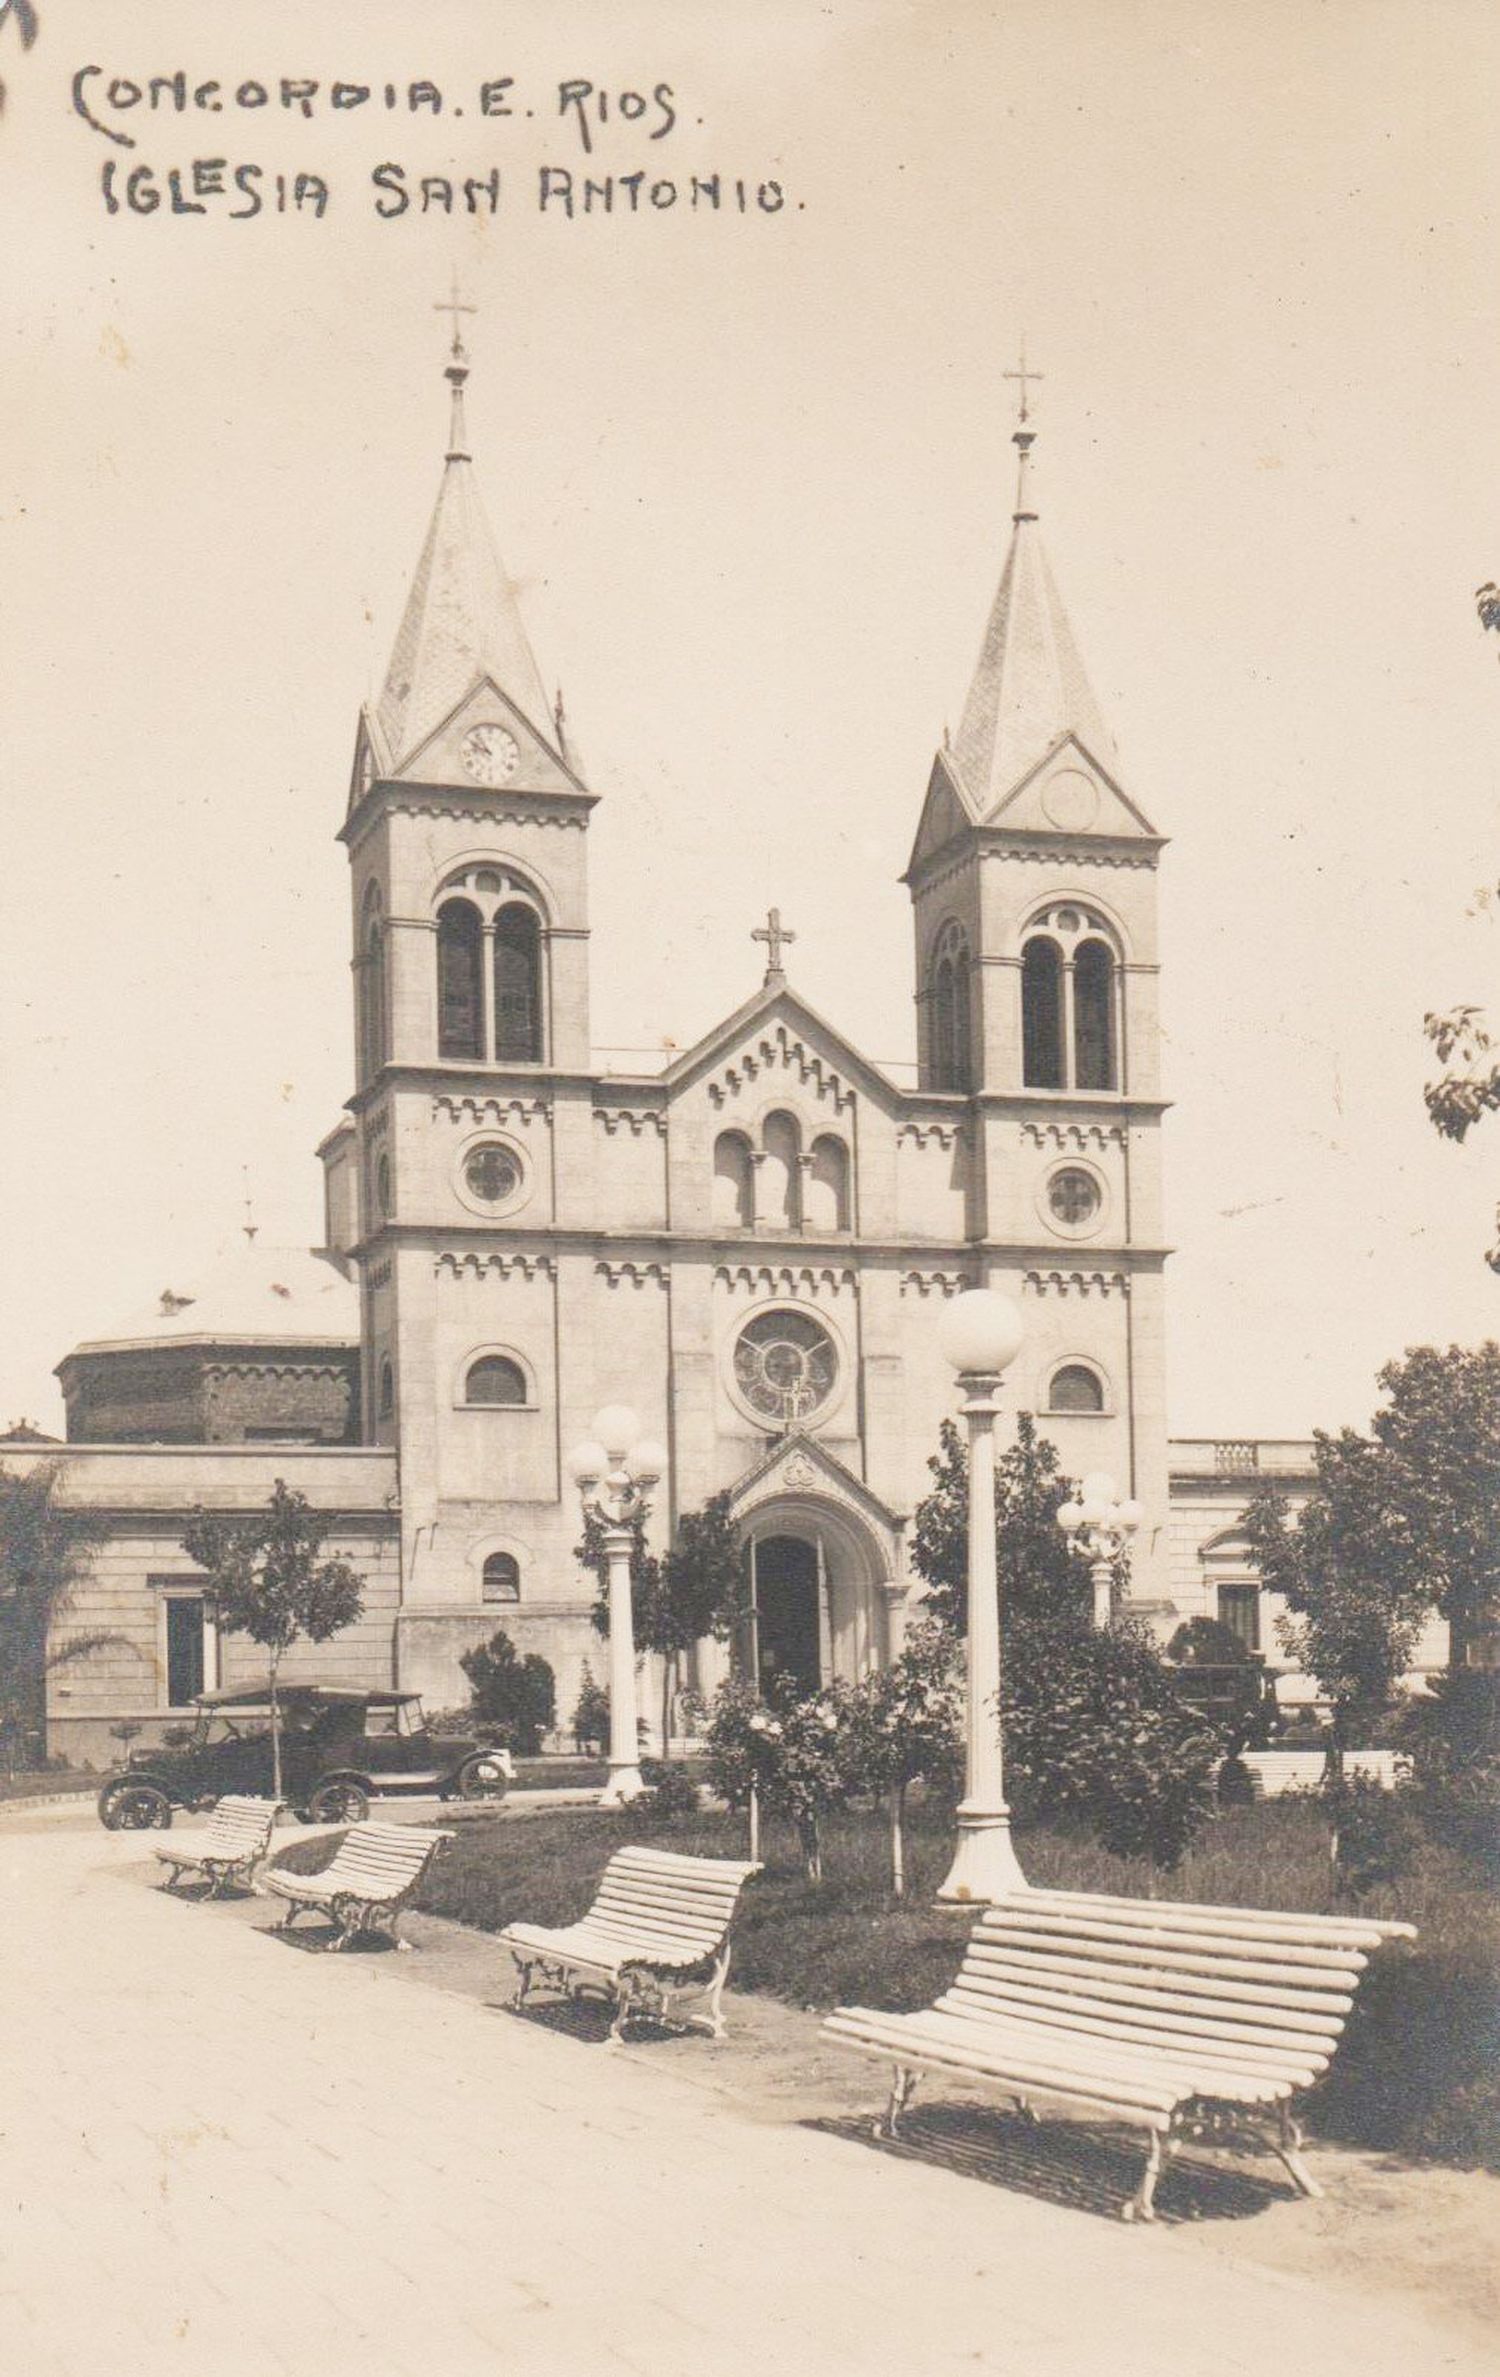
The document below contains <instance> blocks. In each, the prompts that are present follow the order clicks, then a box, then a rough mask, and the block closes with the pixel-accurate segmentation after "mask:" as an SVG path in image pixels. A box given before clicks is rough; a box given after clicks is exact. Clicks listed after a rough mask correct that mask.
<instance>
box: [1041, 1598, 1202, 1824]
mask: <svg viewBox="0 0 1500 2377" xmlns="http://www.w3.org/2000/svg"><path fill="white" fill-rule="evenodd" d="M1003 1696H1004V1711H1005V1745H1006V1756H1007V1767H1006V1780H1007V1789H1008V1791H1009V1794H1010V1796H1011V1798H1012V1799H1013V1800H1014V1802H1015V1806H1016V1810H1017V1813H1018V1814H1019V1815H1021V1816H1023V1817H1027V1818H1030V1819H1031V1820H1033V1821H1041V1820H1043V1819H1046V1820H1049V1821H1052V1822H1057V1821H1059V1820H1060V1821H1062V1822H1063V1823H1073V1824H1076V1825H1079V1826H1081V1827H1082V1828H1083V1829H1085V1830H1087V1831H1089V1832H1091V1833H1092V1834H1093V1835H1094V1837H1095V1839H1096V1840H1098V1841H1099V1842H1100V1843H1101V1844H1102V1845H1103V1846H1104V1847H1105V1848H1106V1849H1108V1850H1110V1851H1111V1853H1112V1854H1113V1855H1114V1856H1116V1857H1149V1858H1150V1859H1151V1861H1152V1863H1153V1864H1154V1865H1156V1866H1159V1867H1163V1868H1166V1869H1168V1870H1170V1868H1171V1867H1173V1866H1174V1865H1176V1864H1177V1862H1178V1860H1179V1859H1180V1858H1181V1856H1182V1853H1183V1851H1184V1850H1185V1849H1186V1848H1187V1846H1188V1844H1189V1842H1190V1841H1191V1840H1192V1838H1193V1836H1194V1834H1195V1833H1196V1832H1197V1831H1198V1829H1199V1827H1200V1826H1201V1825H1202V1823H1203V1822H1204V1820H1205V1818H1206V1817H1207V1816H1208V1815H1209V1814H1210V1813H1211V1812H1212V1809H1213V1803H1214V1800H1213V1777H1214V1769H1215V1767H1216V1766H1217V1764H1218V1759H1219V1752H1220V1747H1221V1744H1220V1742H1219V1738H1218V1736H1217V1735H1216V1734H1215V1733H1214V1732H1213V1730H1212V1729H1211V1728H1210V1727H1209V1726H1207V1725H1205V1724H1204V1722H1203V1720H1202V1719H1201V1718H1200V1717H1199V1716H1198V1715H1197V1714H1196V1712H1195V1711H1194V1710H1192V1709H1190V1708H1187V1707H1186V1706H1185V1705H1184V1704H1183V1702H1182V1701H1181V1700H1180V1699H1179V1698H1178V1696H1177V1694H1176V1692H1175V1691H1174V1689H1173V1686H1172V1677H1171V1672H1170V1670H1169V1669H1168V1668H1167V1666H1166V1665H1165V1663H1164V1661H1163V1660H1162V1659H1161V1657H1160V1655H1159V1654H1158V1652H1157V1651H1156V1649H1155V1646H1154V1645H1153V1644H1152V1643H1151V1642H1150V1641H1149V1640H1148V1639H1147V1637H1146V1636H1145V1635H1144V1633H1142V1632H1139V1631H1138V1630H1137V1629H1136V1628H1135V1627H1134V1626H1132V1625H1130V1624H1129V1623H1121V1624H1117V1625H1114V1626H1109V1627H1093V1626H1087V1625H1080V1624H1079V1623H1078V1622H1077V1621H1076V1620H1075V1619H1073V1618H1071V1617H1066V1616H1065V1617H1061V1618H1056V1619H1051V1620H1048V1619H1046V1618H1043V1617H1040V1616H1033V1617H1029V1618H1027V1619H1026V1620H1025V1621H1024V1623H1023V1622H1019V1621H1018V1623H1017V1624H1016V1626H1015V1627H1014V1629H1013V1631H1012V1636H1011V1642H1010V1645H1009V1646H1008V1649H1007V1653H1006V1667H1005V1682H1004V1686H1003Z"/></svg>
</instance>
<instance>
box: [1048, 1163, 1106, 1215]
mask: <svg viewBox="0 0 1500 2377" xmlns="http://www.w3.org/2000/svg"><path fill="white" fill-rule="evenodd" d="M1103 1203H1104V1193H1103V1191H1102V1189H1101V1188H1100V1186H1099V1183H1098V1181H1097V1180H1096V1179H1095V1178H1094V1175H1093V1173H1092V1172H1085V1171H1084V1169H1083V1167H1082V1165H1081V1164H1065V1165H1064V1166H1063V1168H1062V1170H1061V1171H1060V1172H1054V1173H1053V1175H1052V1177H1051V1179H1050V1180H1049V1181H1048V1183H1047V1211H1048V1212H1049V1213H1050V1214H1051V1216H1052V1218H1053V1220H1054V1221H1055V1222H1060V1223H1061V1224H1062V1226H1063V1228H1064V1229H1065V1230H1083V1229H1087V1227H1088V1225H1089V1223H1090V1222H1091V1221H1096V1220H1097V1219H1098V1216H1099V1209H1100V1207H1101V1206H1102V1205H1103Z"/></svg>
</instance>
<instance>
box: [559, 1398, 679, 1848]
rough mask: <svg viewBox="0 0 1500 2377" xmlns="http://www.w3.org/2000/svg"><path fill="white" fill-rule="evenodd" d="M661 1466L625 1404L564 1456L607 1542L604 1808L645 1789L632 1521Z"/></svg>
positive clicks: (657, 1448)
mask: <svg viewBox="0 0 1500 2377" xmlns="http://www.w3.org/2000/svg"><path fill="white" fill-rule="evenodd" d="M666 1466H667V1456H666V1453H665V1451H664V1450H663V1448H662V1446H661V1445H659V1444H656V1443H653V1442H652V1441H651V1440H650V1439H649V1438H646V1439H643V1438H642V1437H641V1423H640V1421H639V1420H638V1419H637V1418H636V1415H635V1413H634V1412H633V1411H632V1410H631V1409H630V1407H629V1405H628V1404H624V1403H611V1404H607V1405H606V1406H605V1408H604V1410H603V1411H599V1412H596V1413H595V1414H594V1433H593V1436H592V1437H590V1438H589V1440H588V1441H587V1442H586V1443H584V1444H579V1445H575V1446H574V1448H573V1450H572V1452H571V1453H569V1455H568V1468H569V1471H570V1472H571V1474H572V1477H573V1481H574V1483H575V1485H576V1486H577V1488H578V1494H579V1499H580V1501H581V1502H582V1504H583V1516H584V1521H585V1524H586V1523H587V1522H588V1521H589V1520H590V1519H597V1520H598V1522H599V1525H600V1527H601V1529H602V1530H603V1536H604V1572H605V1578H606V1587H605V1590H606V1597H607V1600H608V1605H609V1780H608V1782H607V1783H606V1784H605V1786H604V1789H603V1791H602V1792H601V1793H600V1795H599V1805H600V1806H601V1807H604V1808H615V1807H623V1806H625V1804H626V1803H627V1801H629V1800H632V1799H638V1798H639V1797H640V1794H641V1793H642V1791H644V1790H645V1788H646V1786H645V1783H644V1781H643V1779H642V1776H641V1768H640V1745H639V1741H638V1739H637V1726H636V1713H635V1631H634V1627H633V1624H632V1620H631V1611H630V1553H631V1547H632V1544H633V1542H634V1539H635V1528H636V1523H637V1521H638V1520H639V1521H644V1520H645V1519H646V1518H648V1517H649V1515H650V1511H651V1489H652V1487H653V1486H654V1485H656V1484H657V1483H658V1481H659V1480H660V1478H661V1477H662V1475H663V1474H664V1472H665V1470H666Z"/></svg>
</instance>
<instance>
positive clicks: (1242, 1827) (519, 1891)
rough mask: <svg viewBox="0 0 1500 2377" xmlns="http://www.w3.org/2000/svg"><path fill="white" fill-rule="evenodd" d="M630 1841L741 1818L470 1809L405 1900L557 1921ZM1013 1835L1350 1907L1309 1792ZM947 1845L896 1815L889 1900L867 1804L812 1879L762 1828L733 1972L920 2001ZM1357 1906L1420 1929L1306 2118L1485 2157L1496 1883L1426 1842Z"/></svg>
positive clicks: (1102, 1878)
mask: <svg viewBox="0 0 1500 2377" xmlns="http://www.w3.org/2000/svg"><path fill="white" fill-rule="evenodd" d="M632 1837H648V1838H649V1839H650V1840H651V1841H652V1842H653V1844H654V1845H656V1846H659V1847H661V1848H671V1849H680V1850H685V1851H687V1852H689V1853H691V1854H696V1855H703V1856H718V1857H736V1856H738V1857H742V1856H744V1855H745V1853H746V1831H745V1823H744V1819H743V1818H742V1817H735V1816H722V1815H699V1816H695V1817H692V1818H689V1819H685V1820H679V1821H678V1822H676V1823H674V1824H672V1825H671V1826H669V1827H667V1828H665V1829H660V1830H657V1831H654V1832H652V1833H650V1834H649V1835H646V1834H643V1833H641V1832H640V1831H639V1829H638V1828H633V1827H632V1826H631V1824H630V1821H629V1819H627V1818H622V1817H620V1816H617V1815H607V1814H604V1813H600V1812H596V1811H595V1810H593V1809H579V1810H577V1811H568V1812H564V1811H559V1812H558V1813H556V1814H552V1815H538V1816H534V1817H531V1818H529V1819H528V1820H527V1821H526V1822H525V1823H524V1824H521V1823H514V1824H512V1823H505V1822H502V1821H494V1820H490V1819H484V1818H480V1819H477V1820H475V1821H472V1822H468V1823H465V1824H464V1825H463V1826H462V1828H461V1830H460V1833H459V1838H458V1839H457V1840H456V1841H455V1843H454V1845H453V1848H452V1851H451V1852H450V1854H449V1855H448V1856H447V1857H446V1858H445V1859H444V1860H443V1861H442V1863H441V1864H440V1865H438V1866H436V1867H434V1868H433V1870H432V1872H431V1873H430V1874H429V1876H428V1878H427V1882H426V1885H425V1887H424V1890H423V1893H422V1897H421V1900H420V1904H421V1905H422V1906H423V1907H424V1908H425V1909H426V1911H427V1912H428V1913H430V1914H434V1915H446V1916H449V1917H451V1918H452V1919H454V1920H455V1921H458V1922H461V1923H467V1924H471V1925H473V1926H474V1927H475V1928H477V1929H479V1930H482V1931H498V1930H500V1929H501V1928H502V1927H503V1926H504V1925H505V1924H507V1923H509V1922H513V1921H515V1920H517V1919H520V1918H524V1919H525V1920H527V1921H530V1922H535V1923H568V1922H572V1921H574V1920H576V1918H577V1917H578V1916H579V1915H581V1914H582V1913H583V1911H584V1909H585V1908H586V1907H587V1905H588V1903H589V1900H590V1899H591V1897H592V1896H593V1892H594V1888H595V1885H596V1884H597V1882H598V1879H599V1876H600V1874H601V1873H602V1871H603V1869H604V1866H605V1863H606V1861H607V1859H608V1858H609V1856H610V1854H611V1852H612V1851H613V1850H614V1849H616V1848H618V1847H619V1846H620V1844H621V1842H622V1840H625V1839H629V1838H632ZM1019 1848H1020V1854H1021V1860H1022V1863H1023V1865H1024V1866H1025V1868H1026V1873H1027V1876H1028V1878H1029V1879H1030V1880H1031V1881H1032V1882H1034V1883H1036V1884H1037V1885H1038V1886H1039V1887H1042V1888H1053V1889H1070V1890H1101V1891H1109V1892H1128V1893H1131V1894H1133V1895H1139V1896H1141V1897H1148V1896H1151V1895H1152V1894H1153V1893H1154V1894H1155V1895H1157V1896H1160V1897H1163V1898H1183V1899H1196V1900H1198V1901H1200V1902H1204V1903H1210V1904H1211V1903H1220V1904H1227V1905H1237V1906H1269V1907H1279V1908H1285V1909H1287V1910H1288V1911H1294V1910H1301V1909H1307V1910H1309V1911H1311V1912H1316V1913H1329V1912H1349V1911H1353V1910H1352V1909H1351V1908H1349V1907H1348V1906H1347V1904H1342V1903H1336V1902H1335V1900H1334V1897H1333V1894H1332V1889H1331V1876H1330V1869H1329V1858H1328V1825H1327V1820H1326V1817H1325V1816H1324V1814H1323V1811H1322V1808H1321V1806H1320V1805H1319V1803H1318V1801H1317V1800H1316V1799H1314V1798H1312V1797H1311V1796H1308V1797H1287V1798H1283V1799H1276V1800H1270V1801H1263V1802H1261V1803H1260V1804H1259V1805H1258V1806H1255V1807H1250V1808H1240V1809H1233V1810H1230V1811H1228V1812H1226V1813H1225V1814H1224V1815H1222V1816H1220V1817H1218V1818H1217V1819H1216V1820H1215V1822H1214V1823H1212V1824H1211V1825H1210V1826H1209V1827H1208V1829H1207V1830H1206V1831H1205V1832H1204V1833H1203V1834H1202V1835H1201V1836H1200V1839H1199V1841H1198V1844H1197V1846H1196V1847H1195V1848H1194V1849H1193V1850H1192V1851H1191V1852H1190V1853H1189V1855H1188V1856H1187V1857H1186V1858H1185V1859H1184V1860H1183V1863H1182V1865H1181V1867H1180V1868H1179V1870H1178V1871H1177V1872H1176V1873H1175V1874H1169V1875H1156V1876H1153V1874H1152V1873H1151V1870H1150V1869H1149V1867H1146V1866H1144V1865H1134V1864H1130V1863H1125V1862H1122V1861H1121V1860H1119V1859H1116V1858H1113V1857H1110V1856H1108V1855H1107V1854H1106V1853H1105V1852H1104V1851H1103V1850H1102V1849H1099V1848H1096V1847H1095V1846H1094V1845H1093V1844H1092V1843H1090V1842H1088V1841H1082V1840H1076V1839H1072V1838H1069V1837H1067V1836H1064V1835H1062V1834H1058V1833H1052V1832H1045V1831H1031V1832H1027V1833H1022V1834H1021V1835H1020V1836H1019ZM951 1853H952V1821H951V1818H949V1817H945V1816H943V1815H941V1814H939V1813H938V1812H937V1811H932V1812H930V1813H928V1812H924V1811H923V1810H921V1809H916V1810H914V1811H913V1817H912V1821H911V1824H910V1826H909V1833H908V1840H907V1893H908V1894H907V1897H906V1899H905V1900H904V1901H895V1900H893V1899H892V1898H891V1896H890V1891H889V1869H888V1864H887V1836H886V1831H885V1826H884V1824H883V1822H882V1821H880V1820H879V1819H877V1818H875V1817H873V1816H859V1815H854V1814H849V1815H845V1816H842V1817H839V1818H837V1819H835V1820H834V1821H833V1822H832V1823H831V1824H830V1825H829V1826H828V1828H827V1832H826V1836H825V1845H824V1857H823V1863H824V1873H825V1879H824V1881H823V1882H822V1883H821V1885H814V1884H812V1883H809V1882H807V1881H805V1880H804V1879H803V1877H802V1871H801V1866H800V1863H799V1861H798V1858H797V1852H796V1844H795V1841H794V1839H793V1837H792V1835H791V1833H790V1832H784V1831H782V1830H781V1829H780V1828H778V1827H776V1826H774V1825H773V1826H769V1827H767V1829H766V1831H765V1833H764V1834H763V1836H762V1850H761V1854H762V1858H763V1860H764V1864H765V1869H766V1870H765V1871H764V1873H762V1874H761V1875H760V1876H759V1877H758V1878H757V1880H756V1881H755V1882H753V1883H752V1884H751V1886H750V1888H749V1890H748V1891H747V1892H746V1894H745V1898H744V1901H743V1907H742V1914H741V1918H740V1923H739V1926H738V1929H737V1931H736V1934H735V1951H734V1974H733V1985H734V1986H735V1987H736V1988H737V1989H744V1990H751V1991H754V1992H757V1993H758V1994H761V1995H764V1996H767V1997H774V1998H779V1999H781V2000H782V2001H783V2002H784V2003H787V2004H790V2005H794V2006H801V2007H807V2008H811V2009H815V2010H817V2011H819V2012H822V2011H825V2010H826V2009H827V2008H829V2007H831V2006H835V2005H843V2004H862V2005H873V2006H888V2007H892V2008H896V2009H899V2010H907V2009H910V2008H914V2007H917V2006H922V2005H926V2004H928V2003H930V2002H931V2000H932V1999H933V1998H934V1997H936V1996H937V1995H938V1994H939V1993H940V1992H941V1991H942V1990H943V1989H945V1988H946V1987H947V1986H948V1985H949V1983H950V1982H951V1981H952V1979H953V1977H954V1975H955V1973H956V1972H957V1970H958V1966H959V1962H960V1960H961V1958H962V1955H963V1946H964V1941H965V1939H966V1938H967V1935H968V1931H969V1928H970V1924H971V1921H972V1917H970V1916H968V1915H966V1914H964V1913H962V1912H960V1911H957V1910H950V1909H947V1908H938V1907H935V1906H934V1905H933V1903H932V1896H933V1892H934V1891H935V1890H936V1889H937V1887H938V1885H939V1883H940V1882H941V1880H942V1878H943V1875H944V1873H945V1872H946V1870H947V1866H948V1862H949V1858H950V1856H951ZM292 1854H293V1856H294V1857H295V1858H296V1861H297V1862H298V1863H299V1864H302V1863H304V1862H305V1863H307V1864H314V1863H322V1862H323V1858H324V1856H325V1855H326V1854H327V1852H326V1850H324V1849H323V1848H322V1844H314V1843H311V1842H309V1843H307V1844H306V1845H305V1847H304V1848H302V1849H301V1850H296V1851H294V1852H293V1853H292ZM1360 1911H1363V1912H1365V1913H1368V1914H1372V1915H1390V1916H1400V1917H1402V1918H1404V1919H1405V1920H1406V1921H1408V1922H1412V1923H1415V1924H1416V1926H1417V1929H1418V1934H1419V1937H1418V1940H1417V1944H1416V1947H1415V1949H1414V1950H1411V1951H1406V1950H1402V1949H1399V1948H1397V1949H1393V1950H1390V1951H1387V1952H1386V1953H1384V1954H1383V1955H1382V1956H1381V1957H1379V1958H1378V1959H1377V1960H1376V1962H1375V1964H1374V1966H1373V1968H1372V1969H1371V1970H1370V1971H1369V1972H1368V1973H1367V1974H1366V1976H1365V1978H1364V1981H1363V1983H1362V1984H1361V1988H1360V1993H1359V1996H1358V1997H1357V1999H1356V2000H1355V2005H1354V2011H1353V2014H1352V2016H1351V2018H1350V2022H1349V2027H1348V2030H1347V2032H1346V2033H1345V2037H1344V2043H1343V2046H1342V2047H1341V2049H1340V2051H1339V2054H1338V2056H1337V2058H1336V2059H1335V2061H1334V2064H1333V2067H1332V2070H1331V2071H1330V2073H1329V2074H1328V2076H1327V2078H1326V2079H1325V2080H1324V2081H1323V2082H1322V2083H1321V2084H1320V2085H1319V2087H1318V2088H1317V2089H1316V2090H1315V2091H1314V2092H1313V2094H1312V2096H1311V2097H1310V2099H1309V2101H1308V2118H1309V2123H1310V2126H1311V2127H1312V2128H1313V2129H1314V2131H1316V2132H1318V2133H1319V2134H1321V2135H1322V2136H1324V2137H1327V2138H1335V2139H1340V2140H1342V2141H1344V2142H1346V2143H1348V2144H1353V2145H1361V2146H1366V2147H1374V2148H1381V2149H1389V2150H1392V2151H1400V2152H1402V2153H1406V2154H1414V2155H1426V2156H1431V2157H1434V2158H1436V2159H1439V2160H1442V2161H1446V2162H1452V2163H1456V2164H1459V2165H1461V2166H1463V2167H1468V2168H1472V2167H1474V2166H1482V2167H1485V2168H1488V2169H1491V2170H1500V1898H1497V1897H1496V1895H1495V1894H1493V1893H1491V1892H1489V1891H1487V1890H1485V1889H1483V1888H1482V1887H1481V1886H1480V1885H1479V1884H1478V1883H1476V1882H1475V1881H1474V1880H1473V1879H1472V1878H1471V1877H1470V1876H1469V1875H1468V1874H1467V1873H1466V1872H1465V1870H1464V1868H1462V1867H1461V1866H1460V1865H1459V1863H1458V1861H1457V1860H1456V1859H1454V1858H1452V1857H1451V1856H1449V1855H1448V1853H1447V1852H1445V1851H1443V1850H1441V1849H1437V1848H1428V1849H1426V1850H1424V1852H1423V1853H1422V1856H1421V1858H1420V1860H1419V1862H1418V1864H1417V1866H1416V1867H1415V1869H1414V1870H1413V1872H1412V1873H1411V1874H1410V1875H1409V1876H1408V1877H1407V1878H1406V1879H1405V1880H1404V1881H1403V1882H1401V1883H1399V1884H1397V1885H1394V1886H1390V1885H1387V1886H1384V1887H1382V1888H1380V1889H1378V1890H1375V1891H1372V1892H1370V1893H1369V1894H1368V1896H1367V1897H1366V1898H1365V1899H1364V1900H1362V1901H1361V1902H1360Z"/></svg>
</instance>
